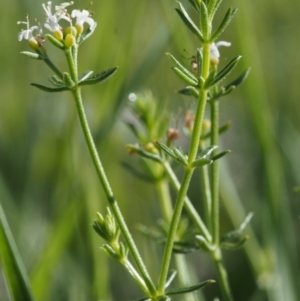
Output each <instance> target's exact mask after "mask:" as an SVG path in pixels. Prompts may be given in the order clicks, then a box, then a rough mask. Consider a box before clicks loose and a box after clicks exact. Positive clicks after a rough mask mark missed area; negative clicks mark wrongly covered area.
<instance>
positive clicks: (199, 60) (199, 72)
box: [196, 48, 203, 77]
mask: <svg viewBox="0 0 300 301" xmlns="http://www.w3.org/2000/svg"><path fill="white" fill-rule="evenodd" d="M196 58H197V64H198V77H200V75H201V73H202V62H203V56H202V50H201V48H197V55H196Z"/></svg>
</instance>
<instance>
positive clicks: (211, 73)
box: [204, 68, 217, 89]
mask: <svg viewBox="0 0 300 301" xmlns="http://www.w3.org/2000/svg"><path fill="white" fill-rule="evenodd" d="M216 73H217V71H216V69H215V68H212V69H211V70H210V71H209V74H208V77H207V79H206V81H205V83H204V88H205V89H208V88H209V87H210V86H211V84H212V82H213V81H214V78H215V76H216Z"/></svg>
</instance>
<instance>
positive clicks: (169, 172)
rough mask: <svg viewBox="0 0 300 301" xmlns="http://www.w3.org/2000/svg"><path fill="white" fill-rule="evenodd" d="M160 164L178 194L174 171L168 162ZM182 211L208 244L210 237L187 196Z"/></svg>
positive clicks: (178, 186)
mask: <svg viewBox="0 0 300 301" xmlns="http://www.w3.org/2000/svg"><path fill="white" fill-rule="evenodd" d="M162 164H163V166H164V168H165V171H166V173H167V175H168V177H169V179H170V181H171V184H172V186H173V188H174V189H175V191H177V193H178V192H179V189H180V183H179V181H178V179H177V177H176V174H175V173H174V171H173V169H172V168H171V166H170V164H169V162H168V161H164V162H163V163H162ZM184 209H185V210H186V211H187V213H188V214H189V216H190V218H191V219H192V220H193V222H194V224H195V225H197V227H198V229H199V231H200V232H201V234H202V235H203V236H204V237H205V239H206V240H207V241H208V242H210V241H211V239H212V238H211V235H210V233H209V231H208V229H207V228H206V226H205V224H204V222H203V221H202V219H201V217H200V215H199V214H198V212H197V210H196V209H195V207H194V205H193V204H192V202H191V201H190V199H189V198H188V197H187V196H186V197H185V201H184Z"/></svg>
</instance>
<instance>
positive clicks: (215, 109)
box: [211, 101, 220, 245]
mask: <svg viewBox="0 0 300 301" xmlns="http://www.w3.org/2000/svg"><path fill="white" fill-rule="evenodd" d="M218 144H219V103H218V102H217V101H213V102H212V103H211V145H218ZM215 152H216V151H215ZM211 200H212V207H211V208H212V212H211V221H212V236H213V243H214V244H215V245H218V244H219V236H220V235H219V232H220V231H219V162H218V160H215V161H214V162H213V163H212V165H211Z"/></svg>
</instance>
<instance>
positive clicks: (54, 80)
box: [48, 75, 65, 88]
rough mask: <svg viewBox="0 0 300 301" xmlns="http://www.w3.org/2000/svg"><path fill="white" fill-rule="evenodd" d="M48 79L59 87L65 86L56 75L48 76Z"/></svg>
mask: <svg viewBox="0 0 300 301" xmlns="http://www.w3.org/2000/svg"><path fill="white" fill-rule="evenodd" d="M48 80H49V81H50V83H51V84H52V85H53V86H56V87H60V88H62V87H65V84H64V82H63V81H62V80H61V79H59V78H58V77H57V76H56V75H51V76H49V77H48Z"/></svg>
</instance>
